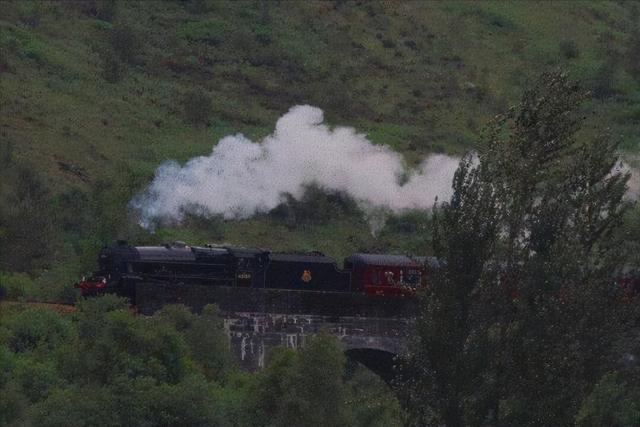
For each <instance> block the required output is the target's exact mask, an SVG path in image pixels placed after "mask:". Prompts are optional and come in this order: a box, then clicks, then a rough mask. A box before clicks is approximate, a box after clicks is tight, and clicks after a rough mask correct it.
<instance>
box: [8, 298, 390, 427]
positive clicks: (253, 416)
mask: <svg viewBox="0 0 640 427" xmlns="http://www.w3.org/2000/svg"><path fill="white" fill-rule="evenodd" d="M76 308H77V310H76V311H75V312H72V313H68V314H64V315H61V314H58V313H56V312H54V311H52V310H51V309H49V308H26V307H21V306H12V307H9V308H7V309H6V310H4V309H3V311H2V312H0V325H1V326H0V396H2V399H0V425H3V426H4V425H38V426H43V427H45V426H50V427H53V426H60V427H62V426H78V427H80V426H92V427H98V426H125V425H127V426H128V425H130V426H167V425H189V426H205V425H207V426H208V425H216V426H264V427H267V426H272V427H276V426H291V425H314V426H344V425H353V426H393V425H400V417H401V412H400V409H399V406H398V402H397V400H396V399H395V398H394V397H393V395H392V394H391V393H390V391H389V388H388V387H387V386H386V385H384V384H383V383H382V381H381V380H380V379H378V378H376V377H375V376H374V375H373V374H372V373H370V372H369V371H367V370H366V369H363V368H356V369H355V370H353V369H350V370H349V371H346V370H345V360H344V355H343V353H342V351H341V350H340V348H339V346H338V343H337V342H336V341H335V340H334V339H332V338H330V337H328V336H324V335H320V336H317V337H316V338H314V339H312V340H311V342H310V343H309V344H308V345H307V346H306V347H305V348H304V350H302V351H300V352H295V351H293V350H289V349H277V351H275V352H274V353H273V354H270V355H268V357H267V368H266V369H265V370H264V371H262V372H260V373H257V374H250V373H247V372H243V371H240V370H239V368H238V367H237V366H236V365H235V361H234V360H233V359H232V357H231V354H230V352H229V348H228V341H227V337H226V336H225V333H224V331H223V329H222V322H221V320H220V319H219V318H218V316H217V311H216V308H215V307H214V306H207V307H205V309H204V310H203V312H202V313H201V314H199V315H194V314H192V313H191V312H190V311H189V310H188V309H186V308H185V307H184V306H177V305H176V306H166V307H164V308H163V309H162V310H161V311H160V312H158V313H156V314H155V315H154V316H152V317H143V316H135V315H134V314H133V313H131V312H130V311H129V309H128V305H127V302H126V301H125V300H123V299H119V298H116V297H113V296H107V297H102V298H96V299H92V300H86V301H80V302H79V303H78V304H77V305H76ZM363 388H364V391H363ZM372 416H374V418H372Z"/></svg>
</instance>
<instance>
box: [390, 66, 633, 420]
mask: <svg viewBox="0 0 640 427" xmlns="http://www.w3.org/2000/svg"><path fill="white" fill-rule="evenodd" d="M585 98H586V96H585V93H584V92H583V91H582V90H580V89H579V87H577V86H576V85H575V84H573V83H571V82H570V81H569V80H568V79H567V78H566V76H565V75H562V74H558V73H552V74H545V75H543V77H542V78H541V80H540V82H539V83H538V84H537V85H536V87H535V88H534V89H532V90H529V91H527V92H525V95H524V96H523V99H522V101H521V103H520V104H519V105H518V107H517V108H516V109H514V110H512V111H511V112H510V113H509V114H506V115H504V116H500V117H498V118H496V120H495V121H493V122H492V123H491V125H490V126H489V127H488V129H487V132H486V134H485V137H484V139H483V140H482V144H481V145H480V147H479V148H480V149H479V150H478V158H477V159H474V158H471V157H467V158H466V159H465V160H464V161H463V162H462V163H461V166H460V168H459V169H458V172H457V174H456V178H455V183H454V190H455V193H454V196H453V197H452V199H451V202H450V203H445V204H443V205H442V206H441V207H440V208H439V209H437V210H436V212H435V215H434V249H435V251H436V255H437V256H438V258H439V259H441V260H443V268H442V269H441V270H440V271H438V272H437V273H436V274H435V275H434V276H433V277H432V280H431V286H430V287H429V288H428V290H427V291H426V295H425V297H424V298H425V299H424V312H423V313H424V314H423V316H422V318H421V319H420V321H419V322H418V326H417V329H416V332H415V341H414V344H413V351H412V352H411V353H410V354H411V356H410V358H409V360H408V361H407V365H406V371H405V372H404V373H403V376H402V378H401V381H403V382H402V383H401V384H402V388H401V389H400V390H401V394H402V395H403V402H404V404H405V407H406V408H407V409H408V412H409V414H410V418H409V424H410V425H416V426H423V425H446V426H460V425H473V426H479V425H571V424H574V423H575V422H577V423H578V424H579V425H588V426H591V425H621V426H622V425H624V426H627V425H628V426H631V425H636V424H638V422H640V411H639V409H640V408H639V407H638V401H637V397H638V396H639V393H640V383H638V382H637V381H635V382H634V378H635V379H636V380H637V378H638V372H639V371H638V368H639V366H638V362H637V355H638V351H639V350H640V347H638V339H637V337H638V335H639V334H640V324H639V323H638V319H640V305H639V304H638V302H639V301H640V295H635V297H634V296H632V295H628V294H627V293H626V292H625V291H624V290H623V289H621V288H619V287H616V286H614V285H613V284H612V282H613V281H614V279H613V278H614V277H616V274H620V273H619V272H620V271H621V269H622V268H623V266H625V265H629V263H630V262H633V261H635V260H634V256H633V255H632V254H631V253H629V254H628V255H627V254H626V253H625V252H626V251H625V250H624V249H625V248H626V245H627V242H626V241H625V238H624V237H622V238H621V236H620V235H619V234H618V233H616V230H617V229H618V228H619V227H620V224H621V222H622V218H623V216H624V214H625V211H626V210H627V209H628V208H629V204H628V203H626V202H624V201H623V195H624V192H625V183H626V181H627V179H628V176H626V175H625V174H623V173H614V174H612V173H611V168H612V166H613V165H614V164H615V162H616V156H615V147H616V144H615V142H614V141H612V140H611V139H608V138H599V139H585V138H579V137H578V135H579V133H578V131H579V129H580V127H581V125H582V122H583V119H582V118H581V117H580V114H579V109H578V108H579V106H580V104H581V102H583V101H584V99H585ZM631 265H634V266H637V264H631Z"/></svg>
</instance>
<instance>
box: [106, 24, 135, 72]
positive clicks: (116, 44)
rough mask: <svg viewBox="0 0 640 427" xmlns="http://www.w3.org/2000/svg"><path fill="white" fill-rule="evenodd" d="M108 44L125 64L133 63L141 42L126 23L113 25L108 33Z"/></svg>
mask: <svg viewBox="0 0 640 427" xmlns="http://www.w3.org/2000/svg"><path fill="white" fill-rule="evenodd" d="M109 44H110V45H111V48H112V49H113V51H114V52H115V53H116V55H117V56H118V58H120V60H121V61H122V62H124V63H125V64H133V63H134V62H135V59H136V57H137V55H138V54H139V53H140V48H141V45H142V43H141V42H140V39H139V37H138V35H137V34H136V33H135V32H134V31H133V30H132V29H131V28H130V27H128V26H126V25H118V26H114V27H113V29H112V30H111V32H110V33H109Z"/></svg>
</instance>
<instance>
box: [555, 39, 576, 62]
mask: <svg viewBox="0 0 640 427" xmlns="http://www.w3.org/2000/svg"><path fill="white" fill-rule="evenodd" d="M559 47H560V53H561V54H562V56H564V57H565V58H566V59H573V58H577V57H578V56H580V50H579V49H578V45H577V44H576V43H575V42H574V41H573V40H564V41H561V42H560V45H559Z"/></svg>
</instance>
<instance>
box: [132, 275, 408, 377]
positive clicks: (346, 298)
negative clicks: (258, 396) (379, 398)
mask: <svg viewBox="0 0 640 427" xmlns="http://www.w3.org/2000/svg"><path fill="white" fill-rule="evenodd" d="M135 298H136V302H137V306H138V309H139V310H140V312H142V313H144V314H150V313H153V312H154V311H156V310H157V309H159V308H160V307H162V306H163V305H165V304H170V303H181V304H185V305H187V306H189V307H191V308H192V309H194V310H195V311H199V310H201V309H202V307H204V306H205V305H206V304H211V303H215V304H217V305H218V306H219V307H220V310H221V313H222V317H223V319H224V325H225V329H226V331H227V333H228V334H229V339H230V343H231V349H232V351H233V353H234V354H235V355H236V357H237V359H238V360H239V361H240V363H241V365H242V366H243V367H245V368H247V369H249V370H257V369H260V368H262V367H263V366H264V364H265V355H266V353H267V351H268V350H269V348H271V347H275V346H285V347H289V348H298V347H300V346H304V344H305V341H306V340H307V339H308V338H309V337H310V336H311V335H313V334H317V333H320V332H324V333H328V334H330V335H333V336H335V337H336V338H338V340H339V341H340V342H341V343H342V346H343V348H344V351H345V354H346V356H347V357H348V358H350V359H352V360H354V361H357V362H360V363H362V364H363V365H364V366H366V367H367V368H369V369H371V370H372V371H373V372H375V373H377V374H378V375H380V377H381V378H382V379H384V380H385V381H389V380H390V379H391V378H392V377H393V365H394V358H395V356H396V355H401V354H403V353H404V352H406V350H407V337H408V331H409V326H410V323H411V322H412V319H413V318H414V317H415V315H416V313H417V301H415V300H414V299H411V298H402V297H394V298H389V297H383V296H370V295H361V294H345V293H338V292H310V291H292V290H280V289H252V288H232V287H211V286H193V285H189V286H185V285H180V284H157V283H156V284H144V283H143V284H139V285H137V287H136V297H135Z"/></svg>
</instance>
